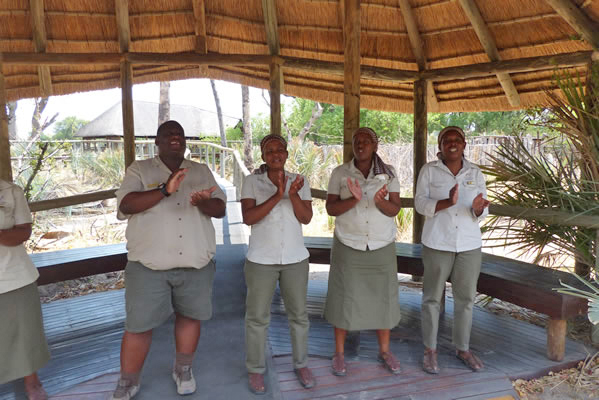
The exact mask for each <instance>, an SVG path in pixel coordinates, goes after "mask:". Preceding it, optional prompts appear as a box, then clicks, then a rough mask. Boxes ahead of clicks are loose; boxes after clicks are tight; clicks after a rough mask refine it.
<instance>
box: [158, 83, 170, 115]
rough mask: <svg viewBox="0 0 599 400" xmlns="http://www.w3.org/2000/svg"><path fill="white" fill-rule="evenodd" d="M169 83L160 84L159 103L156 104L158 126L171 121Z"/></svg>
mask: <svg viewBox="0 0 599 400" xmlns="http://www.w3.org/2000/svg"><path fill="white" fill-rule="evenodd" d="M170 90H171V83H170V82H160V101H159V103H158V125H160V124H162V123H163V122H166V121H168V120H170V119H171V95H170Z"/></svg>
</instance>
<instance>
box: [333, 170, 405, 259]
mask: <svg viewBox="0 0 599 400" xmlns="http://www.w3.org/2000/svg"><path fill="white" fill-rule="evenodd" d="M391 168H393V167H391ZM393 173H394V175H395V177H394V178H390V177H389V176H388V175H386V174H380V175H376V176H375V175H373V172H372V167H370V172H369V173H368V178H366V179H364V175H362V173H361V172H360V170H358V169H357V168H356V166H355V165H354V162H353V160H352V161H349V162H347V163H345V164H343V165H340V166H338V167H337V168H335V169H334V170H333V172H332V173H331V178H330V179H329V187H328V194H336V195H339V197H340V198H341V200H345V199H349V198H350V197H352V194H351V192H350V191H349V189H348V187H347V178H351V179H352V181H355V180H356V179H357V180H358V183H359V184H360V187H361V188H362V199H361V200H360V201H359V202H358V204H356V205H355V206H354V207H353V208H351V209H349V210H348V211H346V212H344V213H343V214H341V215H339V216H337V217H336V219H335V236H337V238H338V239H339V240H340V241H341V243H343V244H344V245H346V246H349V247H351V248H353V249H356V250H362V251H364V250H366V248H367V247H368V249H369V250H377V249H380V248H382V247H385V246H386V245H388V244H389V243H392V242H395V234H396V232H397V225H396V224H395V218H393V217H388V216H386V215H385V214H383V213H382V212H381V211H380V210H379V209H378V208H377V207H376V205H375V204H374V195H375V193H376V192H378V191H379V190H380V189H381V188H382V187H383V185H387V190H388V191H389V193H399V181H398V180H397V174H396V173H395V169H393ZM386 198H387V200H388V199H389V195H387V197H386Z"/></svg>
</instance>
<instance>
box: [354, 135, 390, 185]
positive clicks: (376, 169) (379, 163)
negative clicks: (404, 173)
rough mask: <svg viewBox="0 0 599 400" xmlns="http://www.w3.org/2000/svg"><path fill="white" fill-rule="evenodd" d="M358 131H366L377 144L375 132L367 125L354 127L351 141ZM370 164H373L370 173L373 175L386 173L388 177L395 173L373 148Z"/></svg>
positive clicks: (377, 139) (377, 138)
mask: <svg viewBox="0 0 599 400" xmlns="http://www.w3.org/2000/svg"><path fill="white" fill-rule="evenodd" d="M360 133H366V134H368V135H370V137H371V139H372V141H373V142H374V143H375V144H376V145H377V146H378V144H379V137H378V136H377V135H376V132H375V131H374V130H373V129H371V128H367V127H362V128H358V129H356V130H355V131H354V133H353V135H352V142H353V140H355V138H356V136H357V135H358V134H360ZM372 164H373V168H372V173H373V174H374V175H380V174H387V175H388V176H389V178H394V177H395V174H394V173H393V169H392V168H391V166H390V165H387V164H385V163H384V162H383V160H382V159H381V157H379V155H378V154H377V153H376V150H375V152H374V154H373V155H372Z"/></svg>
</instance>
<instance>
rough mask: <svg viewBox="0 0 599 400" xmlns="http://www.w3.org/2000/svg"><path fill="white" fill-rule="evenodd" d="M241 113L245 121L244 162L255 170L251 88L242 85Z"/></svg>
mask: <svg viewBox="0 0 599 400" xmlns="http://www.w3.org/2000/svg"><path fill="white" fill-rule="evenodd" d="M241 111H242V119H243V128H242V130H243V160H244V163H245V166H246V168H247V169H248V170H250V171H252V170H253V169H254V168H253V167H254V160H253V158H252V124H251V121H250V88H249V87H247V86H245V85H241Z"/></svg>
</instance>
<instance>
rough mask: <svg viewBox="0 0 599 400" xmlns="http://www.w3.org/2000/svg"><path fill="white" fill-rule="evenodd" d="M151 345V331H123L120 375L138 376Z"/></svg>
mask: <svg viewBox="0 0 599 400" xmlns="http://www.w3.org/2000/svg"><path fill="white" fill-rule="evenodd" d="M151 344H152V331H151V330H150V331H146V332H142V333H133V332H127V331H125V334H124V335H123V342H122V343H121V374H139V372H140V371H141V369H142V367H143V366H144V361H145V360H146V356H147V355H148V351H149V350H150V345H151Z"/></svg>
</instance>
